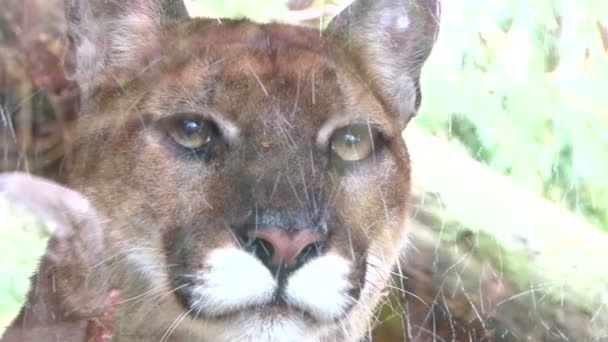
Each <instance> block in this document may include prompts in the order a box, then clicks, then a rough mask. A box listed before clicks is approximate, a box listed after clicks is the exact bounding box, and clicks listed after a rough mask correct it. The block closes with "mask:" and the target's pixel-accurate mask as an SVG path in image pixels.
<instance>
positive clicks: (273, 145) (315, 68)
mask: <svg viewBox="0 0 608 342" xmlns="http://www.w3.org/2000/svg"><path fill="white" fill-rule="evenodd" d="M438 15H439V4H438V3H437V0H356V1H355V2H354V3H353V4H351V5H350V6H349V7H347V8H346V9H345V10H344V11H343V12H342V13H341V14H340V15H338V16H337V17H336V18H334V19H333V20H332V21H331V22H330V23H329V25H328V26H327V28H325V29H323V30H318V29H312V28H304V27H295V26H288V25H281V24H256V23H253V22H250V21H247V20H224V19H221V20H220V19H202V18H190V17H189V16H188V13H187V10H186V8H185V6H184V4H183V3H182V2H181V1H171V0H137V1H136V0H88V1H84V0H66V18H67V22H68V43H69V44H68V45H69V48H68V51H67V54H66V63H65V69H66V72H67V73H68V75H70V76H71V77H72V78H73V79H75V80H76V81H77V82H78V84H79V86H80V88H81V91H82V98H83V100H82V110H81V115H80V117H79V121H78V124H77V125H76V127H75V128H74V133H73V140H72V144H71V150H70V153H69V154H68V155H69V162H68V160H67V159H66V161H65V163H64V170H63V177H62V178H61V179H62V182H63V183H64V184H63V185H64V186H66V187H67V188H70V189H73V190H74V191H77V192H78V193H80V194H82V196H84V198H86V200H87V201H88V202H89V203H90V206H91V208H94V212H95V214H94V215H93V216H88V217H89V219H93V218H92V217H94V220H95V222H97V224H92V225H91V224H89V225H84V227H85V228H86V227H88V229H94V228H95V227H96V226H97V225H98V226H99V227H98V229H99V230H100V231H101V235H102V237H103V238H102V239H101V240H103V241H98V242H96V243H92V242H91V241H88V242H87V243H88V244H93V245H95V246H100V245H101V244H102V245H103V254H104V255H103V257H96V258H85V261H86V262H81V263H77V262H74V260H73V259H74V258H75V257H74V256H73V255H72V254H69V253H68V254H69V255H72V256H71V257H70V258H67V259H70V260H67V261H66V260H63V261H62V260H59V261H55V262H57V263H59V264H60V265H67V264H70V265H72V267H71V268H65V267H64V268H63V271H62V273H58V274H56V275H55V276H56V277H60V278H61V277H63V279H64V281H59V280H61V279H58V283H57V284H59V287H58V289H56V290H55V291H58V292H59V293H61V294H62V296H61V299H62V300H65V301H68V302H69V304H70V305H69V306H70V307H71V308H72V311H74V312H76V311H78V310H80V311H83V310H82V308H78V306H79V305H80V306H86V305H85V304H86V302H87V301H88V300H89V299H90V298H92V297H94V296H93V295H92V293H97V294H98V295H99V296H105V294H106V293H107V292H106V290H108V289H117V290H118V291H119V292H120V301H118V302H117V304H116V306H117V313H116V317H115V318H114V327H113V329H112V332H111V333H112V339H113V340H114V341H360V340H362V339H365V338H367V336H369V334H370V333H369V332H370V330H371V329H372V328H373V326H374V315H375V310H376V308H377V306H378V305H379V304H380V303H381V301H382V298H383V296H384V295H385V293H386V287H387V285H388V283H389V281H390V277H391V272H392V269H393V267H394V265H395V264H396V262H397V260H398V258H399V257H400V255H401V254H402V253H404V246H405V245H406V229H405V223H406V216H407V209H408V193H409V183H410V162H409V159H408V152H407V149H406V146H405V144H404V142H403V140H402V138H401V133H402V130H403V129H404V127H405V126H406V124H407V123H408V122H409V121H410V119H411V118H412V117H413V116H414V115H415V114H416V112H417V110H418V107H419V105H420V102H421V92H420V86H419V79H420V73H421V68H422V66H423V63H424V62H425V60H426V59H427V57H428V55H429V54H430V51H431V48H432V45H433V43H434V40H435V37H436V34H437V30H438ZM32 191H33V190H32ZM34 197H35V196H34ZM34 200H36V199H34ZM38 200H39V201H42V200H43V199H38ZM17 201H18V200H17ZM85 207H86V206H85ZM86 208H88V207H86ZM91 208H89V209H90V210H89V209H87V210H85V211H87V212H88V211H91V210H93V209H91ZM70 222H72V223H74V220H72V221H70ZM67 224H68V225H69V224H70V223H67ZM75 234H84V235H83V236H86V235H87V234H89V233H88V232H87V231H86V229H84V228H83V227H80V228H79V230H77V231H76V232H75ZM75 240H76V242H77V243H80V244H81V245H82V241H81V242H78V241H80V240H78V239H75ZM95 241H97V240H95ZM87 243H85V244H84V245H86V244H87ZM80 250H81V251H82V252H83V253H87V251H90V250H91V249H89V248H82V246H81V248H80ZM93 250H97V249H93ZM64 259H66V258H64ZM93 259H94V260H93ZM82 293H84V294H86V296H83V297H82V298H86V300H85V299H75V298H80V297H79V295H80V294H82ZM91 300H92V299H91ZM99 305H101V304H96V306H95V307H97V306H99ZM84 311H87V310H84ZM89 311H90V313H93V312H95V310H88V311H87V312H89Z"/></svg>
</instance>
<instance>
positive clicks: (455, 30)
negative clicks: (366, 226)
mask: <svg viewBox="0 0 608 342" xmlns="http://www.w3.org/2000/svg"><path fill="white" fill-rule="evenodd" d="M606 24H608V1H605V0H578V1H566V0H563V1H562V0H535V1H528V0H496V1H467V0H450V1H444V2H443V15H442V29H441V34H440V36H439V38H438V42H437V45H436V47H435V50H434V51H433V55H432V56H431V58H430V60H429V62H428V64H427V66H426V68H425V69H424V75H423V79H422V82H423V95H424V97H425V100H423V102H422V103H423V105H422V109H421V113H420V114H419V116H418V118H417V122H418V123H419V124H422V125H423V126H425V127H427V128H428V129H431V130H433V131H435V132H440V134H444V135H447V136H448V137H449V138H450V139H451V140H452V141H454V142H455V143H457V144H459V145H460V146H462V147H463V148H465V149H466V150H467V151H468V152H469V153H470V154H471V155H472V156H474V157H475V158H477V159H478V160H481V161H483V162H485V163H487V164H488V165H490V166H491V167H492V168H493V169H495V170H497V171H499V172H501V173H503V174H506V175H508V176H509V177H510V178H511V179H513V180H514V181H515V182H517V183H519V184H522V185H524V186H525V187H527V188H528V189H530V190H532V191H534V192H537V193H541V194H543V195H545V196H546V197H548V198H550V199H552V200H553V201H555V202H557V203H560V204H562V205H563V206H565V207H568V208H570V209H571V210H573V211H574V212H576V213H577V214H579V215H580V216H582V217H584V218H586V219H587V220H588V221H590V222H592V223H593V224H596V225H598V226H600V227H603V228H604V229H605V230H608V177H606V173H607V170H608V82H607V80H608V54H607V51H606V49H607V48H608V47H607V46H605V45H604V44H605V43H606V42H603V41H602V30H603V28H604V27H606ZM603 34H604V37H603V38H604V39H606V38H607V37H606V32H605V31H604V32H603ZM522 214H525V213H522Z"/></svg>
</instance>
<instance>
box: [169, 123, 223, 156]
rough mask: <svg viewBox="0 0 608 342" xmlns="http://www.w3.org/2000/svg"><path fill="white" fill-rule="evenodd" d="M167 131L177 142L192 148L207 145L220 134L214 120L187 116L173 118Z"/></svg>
mask: <svg viewBox="0 0 608 342" xmlns="http://www.w3.org/2000/svg"><path fill="white" fill-rule="evenodd" d="M167 133H168V134H169V137H171V139H172V140H173V141H174V142H175V143H176V144H178V145H180V146H182V147H185V148H187V149H192V150H200V149H202V148H205V147H207V146H208V145H209V144H210V143H211V142H212V141H213V139H214V138H216V137H217V136H218V130H217V127H216V126H215V124H214V123H213V122H212V121H209V120H204V119H200V118H187V117H186V118H184V117H179V118H176V119H173V120H171V122H170V124H169V125H168V127H167Z"/></svg>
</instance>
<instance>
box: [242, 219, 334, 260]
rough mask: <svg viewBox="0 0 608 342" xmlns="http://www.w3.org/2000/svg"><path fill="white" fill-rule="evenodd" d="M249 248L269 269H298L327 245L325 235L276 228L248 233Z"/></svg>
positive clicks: (308, 231)
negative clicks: (290, 231) (291, 231)
mask: <svg viewBox="0 0 608 342" xmlns="http://www.w3.org/2000/svg"><path fill="white" fill-rule="evenodd" d="M247 235H248V237H249V241H250V242H249V248H250V249H252V250H253V252H254V253H255V255H256V256H257V257H258V258H259V259H260V260H261V261H262V262H263V263H264V264H265V265H266V266H267V267H269V268H271V269H274V268H277V267H278V268H287V269H296V268H298V267H300V266H301V265H302V264H304V263H305V262H306V261H308V260H310V259H312V258H315V257H317V256H319V255H320V254H321V252H322V250H323V247H324V245H325V241H326V238H325V235H323V234H321V233H318V232H314V231H310V230H301V231H298V232H295V233H292V234H290V233H287V232H286V231H285V230H281V229H276V228H266V229H256V230H251V231H249V232H248V233H247Z"/></svg>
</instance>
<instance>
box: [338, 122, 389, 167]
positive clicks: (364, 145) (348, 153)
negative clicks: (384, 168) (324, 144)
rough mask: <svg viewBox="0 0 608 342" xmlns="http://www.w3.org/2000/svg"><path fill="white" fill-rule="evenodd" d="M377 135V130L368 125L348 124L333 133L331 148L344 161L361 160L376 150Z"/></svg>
mask: <svg viewBox="0 0 608 342" xmlns="http://www.w3.org/2000/svg"><path fill="white" fill-rule="evenodd" d="M377 136H378V132H377V130H376V129H374V128H373V127H371V126H368V125H351V126H346V127H343V128H340V129H338V130H336V131H335V132H334V134H333V135H332V138H331V149H332V151H333V153H335V154H336V155H337V156H338V157H339V158H340V159H342V160H343V161H349V162H356V161H360V160H363V159H366V158H367V157H369V156H370V155H371V154H372V153H373V152H374V149H375V144H376V142H377V141H376V140H377V139H376V138H377Z"/></svg>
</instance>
